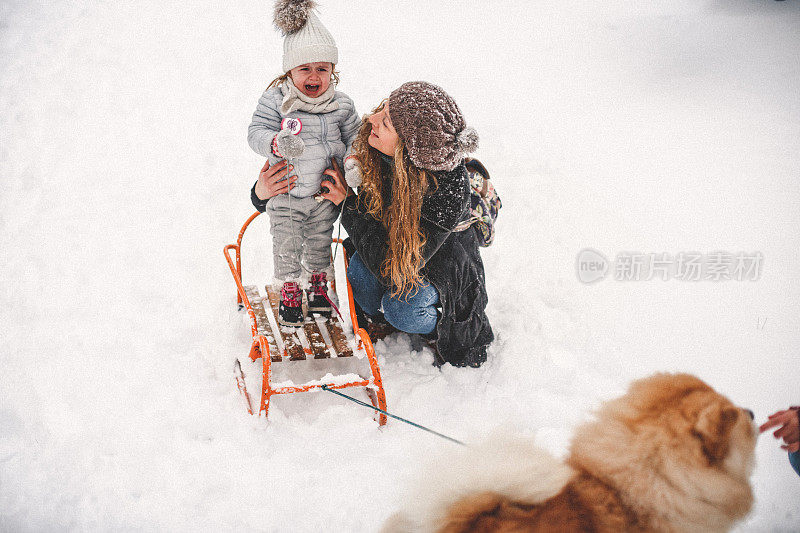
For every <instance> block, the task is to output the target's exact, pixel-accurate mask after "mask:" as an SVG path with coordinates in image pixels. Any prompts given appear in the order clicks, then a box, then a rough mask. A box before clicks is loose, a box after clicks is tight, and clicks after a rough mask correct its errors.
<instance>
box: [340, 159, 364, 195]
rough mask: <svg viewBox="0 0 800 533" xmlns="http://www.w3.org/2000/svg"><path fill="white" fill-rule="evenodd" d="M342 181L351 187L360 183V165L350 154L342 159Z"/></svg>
mask: <svg viewBox="0 0 800 533" xmlns="http://www.w3.org/2000/svg"><path fill="white" fill-rule="evenodd" d="M344 181H346V182H347V185H348V186H350V187H352V188H353V189H356V188H358V186H359V185H361V181H362V177H361V165H360V164H359V163H358V159H356V158H355V157H353V156H352V155H351V156H350V157H348V158H347V159H345V160H344Z"/></svg>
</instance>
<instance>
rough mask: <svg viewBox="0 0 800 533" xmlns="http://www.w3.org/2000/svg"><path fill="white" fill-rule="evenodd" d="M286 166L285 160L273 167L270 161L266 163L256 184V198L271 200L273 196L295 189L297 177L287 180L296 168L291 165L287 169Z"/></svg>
mask: <svg viewBox="0 0 800 533" xmlns="http://www.w3.org/2000/svg"><path fill="white" fill-rule="evenodd" d="M286 165H287V163H286V160H285V159H284V160H283V161H281V162H280V163H276V164H274V165H272V166H270V165H269V161H266V162H265V163H264V166H263V167H261V172H259V174H258V182H256V196H258V199H259V200H269V199H270V198H272V197H273V196H277V195H279V194H283V193H286V192H289V189H292V188H294V185H295V183H294V182H296V181H297V176H292V177H290V178H289V179H288V180H287V179H286V175H287V174H288V172H289V171H290V170H292V168H294V167H293V166H292V165H289V167H288V169H287V166H286Z"/></svg>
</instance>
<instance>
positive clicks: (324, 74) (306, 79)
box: [289, 63, 333, 98]
mask: <svg viewBox="0 0 800 533" xmlns="http://www.w3.org/2000/svg"><path fill="white" fill-rule="evenodd" d="M331 72H333V64H331V63H306V64H304V65H300V66H299V67H294V68H293V69H292V70H290V71H289V76H291V78H292V81H293V82H294V86H295V87H297V88H298V89H300V92H301V93H303V94H304V95H306V96H310V97H312V98H316V97H317V96H320V95H322V94H323V93H324V92H325V91H327V90H328V87H330V85H331Z"/></svg>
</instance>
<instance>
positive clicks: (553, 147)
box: [0, 0, 800, 531]
mask: <svg viewBox="0 0 800 533" xmlns="http://www.w3.org/2000/svg"><path fill="white" fill-rule="evenodd" d="M271 17H272V2H269V1H266V0H263V1H258V2H254V1H242V0H229V1H226V2H216V1H210V0H196V1H192V2H152V1H144V0H142V1H137V2H132V1H125V0H120V1H115V2H100V1H98V2H67V1H64V0H48V1H31V2H22V1H18V0H12V1H10V2H9V1H4V2H0V91H1V92H0V95H1V96H0V239H1V240H0V260H1V261H2V262H1V263H0V267H2V270H1V271H0V276H2V278H0V279H1V280H2V284H0V363H1V365H0V376H1V377H0V530H4V531H53V530H87V531H107V530H141V531H188V530H205V531H217V530H226V531H319V530H330V531H374V530H376V529H377V528H379V526H380V524H381V523H382V522H383V520H384V519H385V518H386V517H387V516H388V515H389V514H390V513H391V512H392V511H393V510H394V509H396V507H397V505H398V503H399V499H400V498H401V497H402V494H403V487H404V486H405V483H406V482H407V480H408V479H409V478H412V479H413V477H414V471H415V468H417V466H418V465H419V463H420V458H421V457H422V456H424V455H427V454H429V453H432V451H433V450H441V449H446V448H447V447H448V446H453V445H452V444H450V443H447V442H446V441H443V440H440V439H437V438H435V437H433V436H431V435H429V434H426V433H423V432H421V431H419V430H417V429H414V428H411V427H409V426H406V425H403V424H401V423H399V422H394V421H392V422H390V423H389V425H388V426H387V427H385V428H384V429H378V426H377V424H376V423H375V422H374V421H373V420H372V413H371V412H370V411H369V410H367V409H365V408H363V407H359V406H357V405H355V404H351V403H349V402H346V401H344V400H342V399H340V398H337V397H335V396H333V395H331V394H326V393H324V392H318V393H313V394H305V395H290V396H288V397H279V398H277V399H275V400H273V407H272V410H271V413H270V418H269V421H266V420H264V419H263V418H258V417H251V416H249V415H248V414H247V413H246V411H245V409H244V407H243V404H242V401H241V398H240V397H239V395H238V392H237V390H236V387H235V384H234V380H233V376H232V372H231V367H232V362H233V360H234V359H235V358H236V357H239V358H242V359H243V360H246V355H247V350H248V348H249V341H250V335H249V326H248V324H247V320H246V316H245V315H243V314H241V313H238V312H237V311H236V309H235V305H234V295H235V288H234V284H233V280H232V278H231V275H230V272H229V271H228V267H227V264H226V263H225V261H224V259H223V256H222V248H223V246H224V245H225V244H227V243H230V242H234V241H235V238H236V235H237V233H238V230H239V227H240V226H241V224H242V223H243V222H244V220H245V219H246V218H247V216H248V215H249V214H250V213H251V212H252V211H253V208H252V206H251V205H250V201H249V188H250V186H251V185H252V183H253V181H254V180H255V178H256V175H257V171H258V169H259V168H260V166H261V162H262V161H261V158H260V157H258V156H257V155H256V154H254V153H253V152H252V151H251V150H250V148H249V147H248V146H247V142H246V132H247V126H248V124H249V121H250V117H251V114H252V112H253V109H254V108H255V104H256V101H257V99H258V97H259V95H260V94H261V92H262V90H263V89H264V87H265V86H266V84H267V82H269V80H271V79H272V78H273V77H275V76H276V75H278V74H280V71H279V68H280V55H281V50H282V48H281V39H280V38H279V36H278V33H277V32H276V31H275V30H274V29H273V27H272V20H271ZM320 17H321V19H322V20H323V22H324V23H325V25H326V26H327V27H328V28H329V29H330V30H331V31H332V33H333V34H334V36H335V38H336V40H337V42H338V45H339V53H340V62H339V65H338V68H339V70H340V71H341V79H342V82H341V85H340V87H339V88H340V89H341V90H342V91H344V92H346V93H348V94H349V95H350V96H351V97H352V98H353V99H354V100H355V102H356V104H357V107H358V109H359V111H360V112H362V113H364V112H367V111H368V110H369V109H370V108H371V107H372V106H374V105H375V104H377V103H378V102H379V101H380V100H381V99H382V98H384V97H385V96H387V95H388V93H389V92H390V91H391V90H392V89H394V88H395V87H397V86H399V85H400V84H401V83H403V82H405V81H410V80H419V79H422V80H427V81H430V82H434V83H437V84H439V85H441V86H443V87H445V88H446V89H447V90H448V92H450V93H451V94H452V95H453V96H454V97H455V99H456V100H457V102H458V103H459V105H460V107H461V109H462V111H463V112H464V114H465V116H466V118H467V121H468V123H469V124H471V125H473V126H475V127H476V128H477V130H478V132H479V133H480V135H481V148H480V150H479V152H478V153H477V154H476V155H477V156H478V157H479V158H480V159H481V160H482V161H483V162H484V163H485V164H486V165H487V167H488V168H489V169H490V171H491V173H492V176H493V181H494V182H495V185H496V187H497V189H498V191H499V193H500V195H501V197H502V200H503V203H504V207H503V209H502V211H501V213H500V218H499V220H498V236H497V242H496V244H494V245H493V246H492V247H491V248H488V249H485V250H483V258H484V262H485V266H486V272H487V286H488V291H489V297H490V302H489V306H488V310H487V312H488V314H489V317H490V319H491V321H492V325H493V327H494V331H495V333H496V336H497V339H496V341H495V342H494V344H493V345H492V346H491V348H490V357H489V361H488V362H487V363H486V364H485V365H483V366H482V367H481V368H479V369H455V368H452V367H449V366H448V367H445V368H443V369H442V370H437V369H436V368H434V367H433V366H431V361H432V356H431V353H430V351H429V350H428V349H425V350H423V351H422V352H416V351H414V350H413V349H412V348H413V346H412V343H411V340H410V339H409V337H408V336H405V335H395V336H392V337H390V338H388V339H387V340H386V341H385V342H379V343H377V351H378V353H379V355H380V361H381V363H382V369H383V378H384V384H385V386H386V392H387V400H388V406H389V409H390V410H391V411H392V412H394V413H396V414H398V415H401V416H405V417H407V418H410V419H412V420H414V421H416V422H419V423H422V424H425V425H429V426H431V427H433V428H434V429H437V430H439V431H442V432H444V433H446V434H448V435H451V436H453V437H456V438H459V439H462V440H466V441H474V440H477V439H479V438H480V437H481V436H482V435H484V434H486V433H487V432H489V431H490V430H492V429H493V428H495V427H496V426H498V425H500V424H507V425H508V426H509V427H511V428H514V429H515V430H517V431H520V432H525V433H530V434H534V433H535V434H536V435H537V441H538V442H540V443H541V444H542V445H543V446H545V447H547V448H548V449H550V450H552V451H553V452H555V453H557V454H563V453H564V451H565V450H566V446H567V444H568V441H569V437H570V435H571V433H572V430H573V428H574V427H575V425H576V424H577V423H579V422H581V421H583V420H586V419H587V418H588V417H590V416H591V411H592V409H594V408H595V407H597V405H599V403H600V402H601V401H603V400H604V399H607V398H609V397H612V396H615V395H617V394H619V393H621V392H622V391H623V390H624V389H625V387H626V386H627V384H628V383H629V382H630V380H632V379H635V378H639V377H643V376H645V375H648V374H650V373H652V372H655V371H688V372H692V373H696V374H697V375H699V376H700V377H702V378H703V379H705V380H707V381H708V382H709V383H710V384H712V385H713V386H714V387H716V388H717V389H718V390H719V391H720V392H722V393H724V394H726V395H728V396H729V397H730V398H731V399H732V400H733V401H734V402H736V403H738V404H740V405H743V406H747V407H749V408H751V409H753V410H754V411H755V412H756V420H757V421H759V422H763V421H764V420H765V419H766V416H767V415H768V414H769V413H771V412H773V411H775V410H777V409H780V408H785V407H787V406H788V405H790V404H797V403H798V402H800V388H798V372H797V362H798V351H800V318H799V317H800V267H799V266H798V249H800V232H798V227H800V192H799V191H798V180H799V179H800V161H799V158H798V153H800V152H799V149H800V142H799V140H800V96H798V95H800V2H798V1H797V0H787V1H784V2H776V1H772V0H673V1H670V2H640V1H633V0H607V1H604V2H581V1H579V2H562V1H554V0H547V1H541V2H525V1H519V0H518V1H513V2H512V1H507V2H506V1H486V0H482V1H473V0H469V1H467V0H464V1H454V2H419V1H414V2H412V1H406V0H403V1H397V2H390V3H387V2H379V1H377V0H368V1H366V0H365V1H359V2H355V1H347V2H344V1H333V0H324V1H321V7H320ZM259 223H260V224H259ZM250 232H251V233H252V235H251V234H250V233H248V236H247V237H246V238H245V259H244V260H245V264H244V268H245V278H246V281H250V282H257V283H259V284H263V283H264V282H265V281H267V280H268V279H269V276H270V268H271V258H270V252H269V250H270V247H269V234H268V231H267V222H266V220H265V219H259V220H257V223H255V224H254V226H253V228H252V229H251V230H250ZM248 239H249V240H248ZM586 247H592V248H595V249H597V250H599V251H601V252H603V253H604V254H605V255H606V256H607V257H609V258H613V257H614V256H615V255H616V254H617V253H620V252H624V251H638V252H642V253H661V252H667V253H672V254H676V253H678V252H681V251H687V252H688V251H699V252H703V253H710V252H713V251H719V250H721V251H728V252H731V253H735V252H739V251H744V252H756V251H758V252H761V253H762V254H763V256H764V264H763V269H762V275H761V278H760V279H759V280H758V281H724V282H711V281H700V282H681V281H677V280H670V281H660V280H651V281H638V282H634V281H631V282H621V281H614V280H613V279H606V280H604V281H601V282H598V283H596V284H593V285H584V284H582V283H581V282H579V281H578V279H577V277H576V273H575V258H576V255H577V253H578V252H579V251H580V250H581V249H583V248H586ZM340 274H341V272H340ZM244 367H245V372H247V374H248V377H249V379H250V381H254V380H257V378H258V376H257V370H258V366H257V365H251V364H250V363H249V361H247V362H246V363H245V364H244ZM314 370H319V371H320V372H321V373H319V374H318V376H321V375H322V374H324V373H325V372H327V371H328V370H329V369H327V368H325V367H324V365H323V366H321V367H320V368H315V369H314ZM351 391H352V392H353V393H354V394H356V395H358V391H357V390H356V389H351ZM360 397H361V399H364V398H365V397H364V396H363V395H362V396H360ZM757 454H758V466H757V468H756V471H755V473H754V475H753V478H752V481H753V486H754V489H755V495H756V504H755V507H754V509H753V511H752V514H751V515H750V517H749V519H748V520H747V521H745V522H743V523H742V525H741V526H740V528H739V529H740V530H741V531H789V530H798V529H800V511H798V509H797V504H796V501H797V494H798V491H800V479H798V477H797V476H796V475H795V474H794V472H793V471H792V470H791V468H790V466H789V464H788V461H787V460H786V455H785V453H784V452H782V451H781V450H780V449H779V448H778V444H777V442H775V441H774V439H772V437H771V436H768V435H767V436H763V437H762V438H761V439H760V441H759V443H758V449H757Z"/></svg>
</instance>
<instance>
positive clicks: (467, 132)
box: [456, 126, 478, 154]
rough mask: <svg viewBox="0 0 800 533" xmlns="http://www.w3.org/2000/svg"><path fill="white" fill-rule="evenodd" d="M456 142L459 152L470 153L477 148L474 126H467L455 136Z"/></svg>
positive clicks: (476, 134) (476, 135)
mask: <svg viewBox="0 0 800 533" xmlns="http://www.w3.org/2000/svg"><path fill="white" fill-rule="evenodd" d="M456 142H457V143H458V148H459V150H461V152H463V153H465V154H469V153H472V152H474V151H475V150H477V149H478V132H477V131H475V128H473V127H471V126H467V127H466V128H464V129H463V130H462V131H461V133H459V134H458V135H457V136H456Z"/></svg>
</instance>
